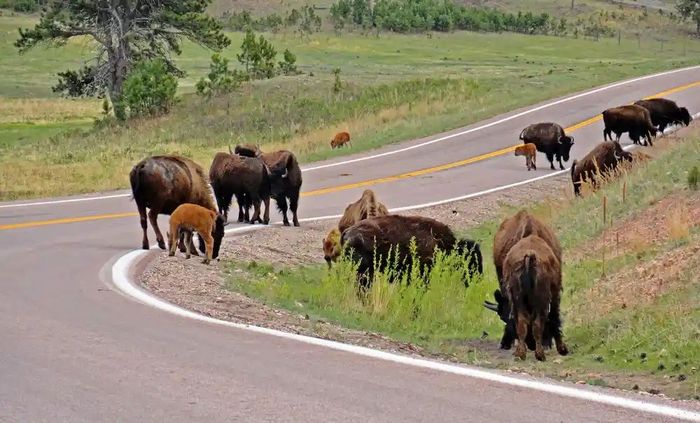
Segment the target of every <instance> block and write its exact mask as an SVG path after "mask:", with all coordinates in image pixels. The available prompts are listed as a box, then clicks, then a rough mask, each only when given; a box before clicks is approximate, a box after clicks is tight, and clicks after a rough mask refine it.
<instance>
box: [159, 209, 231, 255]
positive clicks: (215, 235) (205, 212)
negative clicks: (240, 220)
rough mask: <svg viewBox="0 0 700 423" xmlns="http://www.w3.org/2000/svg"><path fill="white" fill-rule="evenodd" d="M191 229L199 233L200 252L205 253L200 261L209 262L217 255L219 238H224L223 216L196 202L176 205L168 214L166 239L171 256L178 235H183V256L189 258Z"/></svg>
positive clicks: (173, 253) (219, 244) (219, 245)
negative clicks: (168, 229)
mask: <svg viewBox="0 0 700 423" xmlns="http://www.w3.org/2000/svg"><path fill="white" fill-rule="evenodd" d="M193 231H196V232H197V233H198V234H199V239H200V240H201V241H200V248H203V250H204V251H202V252H203V253H206V257H205V258H204V260H203V261H202V263H204V264H209V262H211V261H212V259H215V258H217V257H218V256H219V247H221V240H222V239H223V238H224V217H223V216H221V215H220V214H217V213H216V212H215V211H213V210H210V209H207V208H204V207H202V206H198V205H196V204H189V203H185V204H181V205H180V206H178V208H176V209H175V211H174V212H173V213H172V214H171V215H170V232H169V233H168V240H169V242H170V246H169V247H170V253H169V255H170V256H171V257H172V256H174V255H175V243H176V241H177V239H178V238H179V237H180V235H184V237H185V248H186V252H185V258H190V249H191V246H192V232H193ZM202 244H204V247H202Z"/></svg>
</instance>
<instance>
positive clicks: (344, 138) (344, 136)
mask: <svg viewBox="0 0 700 423" xmlns="http://www.w3.org/2000/svg"><path fill="white" fill-rule="evenodd" d="M345 144H347V145H348V146H349V147H352V144H351V143H350V134H349V133H347V132H338V133H337V134H335V137H333V139H332V140H331V148H338V147H342V146H343V145H345Z"/></svg>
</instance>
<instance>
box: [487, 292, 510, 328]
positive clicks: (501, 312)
mask: <svg viewBox="0 0 700 423" xmlns="http://www.w3.org/2000/svg"><path fill="white" fill-rule="evenodd" d="M493 298H494V299H495V300H496V302H495V303H492V302H491V301H484V307H486V308H487V309H489V310H491V311H495V312H496V313H498V317H500V318H501V320H502V321H503V323H506V324H508V322H509V320H510V306H509V304H508V299H507V298H506V297H505V296H503V294H501V290H500V289H497V290H495V291H493Z"/></svg>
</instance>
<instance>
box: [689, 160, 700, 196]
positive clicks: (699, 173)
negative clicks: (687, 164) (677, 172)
mask: <svg viewBox="0 0 700 423" xmlns="http://www.w3.org/2000/svg"><path fill="white" fill-rule="evenodd" d="M698 180H700V170H698V167H697V166H693V168H692V169H690V172H688V188H690V189H692V190H693V191H696V190H697V189H698Z"/></svg>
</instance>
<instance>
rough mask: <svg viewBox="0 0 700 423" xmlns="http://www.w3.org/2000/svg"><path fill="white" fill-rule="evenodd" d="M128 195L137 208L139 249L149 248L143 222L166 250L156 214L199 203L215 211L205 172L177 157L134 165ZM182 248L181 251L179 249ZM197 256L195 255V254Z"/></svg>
mask: <svg viewBox="0 0 700 423" xmlns="http://www.w3.org/2000/svg"><path fill="white" fill-rule="evenodd" d="M129 181H130V183H131V192H132V194H133V197H134V201H135V202H136V207H138V211H139V215H140V217H141V228H142V229H143V241H142V247H143V249H145V250H147V249H148V248H149V243H148V235H147V233H146V232H147V228H148V223H147V221H146V208H149V209H150V211H149V212H148V218H149V219H150V221H151V225H152V226H153V230H154V231H155V233H156V239H157V241H158V246H159V247H160V248H162V249H163V250H165V241H164V240H163V235H162V234H161V232H160V228H158V220H157V219H158V215H159V214H171V213H172V212H173V211H174V210H175V209H176V208H177V207H178V206H179V205H181V204H184V203H193V204H198V205H200V206H202V207H205V208H207V209H210V210H214V211H216V206H215V205H214V202H213V201H212V198H211V189H209V181H208V180H207V176H206V174H205V173H204V170H203V169H202V167H201V166H199V165H198V164H197V163H195V162H193V161H192V160H190V159H187V158H185V157H179V156H153V157H148V158H145V159H143V160H142V161H140V162H139V163H137V164H136V165H135V166H134V167H133V168H132V169H131V172H130V173H129ZM181 249H184V247H183V246H181ZM195 254H196V252H195Z"/></svg>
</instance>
